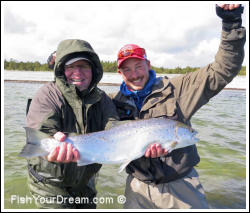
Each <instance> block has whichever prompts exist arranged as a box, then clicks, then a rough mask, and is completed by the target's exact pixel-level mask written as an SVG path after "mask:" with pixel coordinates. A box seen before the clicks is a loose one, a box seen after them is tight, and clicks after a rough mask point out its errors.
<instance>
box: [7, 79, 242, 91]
mask: <svg viewBox="0 0 250 213" xmlns="http://www.w3.org/2000/svg"><path fill="white" fill-rule="evenodd" d="M4 82H13V83H33V84H46V83H49V82H51V81H35V80H7V79H4ZM98 85H99V86H120V83H103V82H100V83H99V84H98ZM223 89H224V90H246V89H245V88H223Z"/></svg>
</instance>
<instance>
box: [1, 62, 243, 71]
mask: <svg viewBox="0 0 250 213" xmlns="http://www.w3.org/2000/svg"><path fill="white" fill-rule="evenodd" d="M101 64H102V67H103V71H104V72H117V63H116V62H110V61H101ZM151 67H152V69H153V70H155V71H156V73H159V74H185V73H189V72H194V71H195V70H198V69H199V67H189V66H187V67H185V68H181V67H176V68H173V69H170V68H164V67H155V66H151ZM4 69H5V70H20V71H52V70H51V69H49V67H48V64H47V63H46V64H41V63H40V62H38V61H36V62H29V61H28V62H22V61H21V62H18V61H15V60H13V59H11V60H10V61H7V60H4ZM239 75H246V66H242V68H241V70H240V73H239Z"/></svg>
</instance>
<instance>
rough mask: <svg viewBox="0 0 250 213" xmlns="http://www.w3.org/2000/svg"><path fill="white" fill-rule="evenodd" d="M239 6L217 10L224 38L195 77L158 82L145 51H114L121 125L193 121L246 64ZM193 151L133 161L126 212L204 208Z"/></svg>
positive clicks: (152, 151) (149, 154) (155, 148)
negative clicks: (160, 119) (124, 122)
mask: <svg viewBox="0 0 250 213" xmlns="http://www.w3.org/2000/svg"><path fill="white" fill-rule="evenodd" d="M242 12H243V8H242V7H241V6H240V5H235V4H233V5H220V6H216V13H217V15H218V16H219V17H220V18H222V35H221V43H220V46H219V50H218V52H217V54H216V57H215V61H214V62H212V63H211V64H209V65H207V66H206V67H204V68H201V69H200V70H197V71H196V72H193V73H189V74H186V75H183V76H180V77H176V78H172V79H168V78H167V77H164V78H157V77H156V74H155V72H154V71H153V70H152V69H151V68H150V61H149V60H148V59H147V56H146V51H145V49H143V48H141V47H140V46H138V45H135V44H128V45H125V46H124V47H122V48H121V49H120V51H119V52H118V57H117V62H118V72H119V73H120V74H121V76H122V78H123V80H124V81H123V83H122V85H121V88H120V91H119V92H118V93H117V94H115V95H113V96H112V99H113V102H114V104H115V105H116V109H117V112H118V114H119V117H120V119H121V120H133V119H144V118H150V117H160V116H166V117H168V118H170V119H174V120H178V121H181V122H183V123H185V124H187V125H190V126H191V122H190V120H191V118H192V116H193V115H194V113H195V112H197V111H198V110H199V109H200V108H201V107H202V106H203V105H204V104H206V103H207V102H208V101H209V99H211V98H212V97H214V96H215V95H216V94H218V93H219V92H220V91H221V90H222V89H223V88H224V87H225V86H226V85H227V84H228V83H229V82H230V81H231V80H232V79H233V78H234V77H235V76H236V75H237V74H238V72H239V71H240V69H241V65H242V62H243V59H244V44H245V39H246V37H245V36H246V35H245V34H246V32H245V28H244V27H242V26H241V22H242V20H241V14H242ZM199 161H200V157H199V154H198V152H197V149H196V146H195V145H193V146H189V147H186V148H182V149H178V150H175V151H173V152H171V153H169V154H168V153H167V151H166V150H162V148H161V147H160V145H159V144H154V145H152V146H151V147H149V148H148V149H147V150H146V152H145V156H143V157H141V158H140V159H137V160H135V161H133V162H131V163H130V164H129V165H128V166H127V168H126V172H127V173H128V178H127V183H126V190H125V196H126V198H127V200H126V203H125V205H124V208H208V207H209V206H208V204H207V201H206V198H205V193H204V190H203V187H202V185H201V183H200V181H199V175H198V173H197V171H196V170H195V169H194V166H196V165H197V164H198V163H199Z"/></svg>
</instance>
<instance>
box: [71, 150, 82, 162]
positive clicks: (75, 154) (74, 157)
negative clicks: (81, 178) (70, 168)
mask: <svg viewBox="0 0 250 213" xmlns="http://www.w3.org/2000/svg"><path fill="white" fill-rule="evenodd" d="M79 159H80V154H79V152H78V151H77V149H76V148H73V159H72V161H73V162H76V161H77V160H79Z"/></svg>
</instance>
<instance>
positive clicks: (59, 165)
mask: <svg viewBox="0 0 250 213" xmlns="http://www.w3.org/2000/svg"><path fill="white" fill-rule="evenodd" d="M54 73H55V81H54V82H50V83H48V84H46V85H44V86H43V87H41V88H40V89H39V90H38V92H37V93H36V94H35V96H34V98H33V100H32V102H31V104H30V107H29V111H28V114H27V126H28V127H31V128H36V129H38V130H40V131H43V132H45V133H47V134H49V135H51V136H53V135H54V136H55V138H59V140H60V141H63V138H62V135H63V136H64V133H76V134H85V133H90V132H95V131H100V130H104V129H106V128H109V126H110V125H111V124H112V122H113V121H115V120H118V119H119V118H118V116H117V114H116V109H115V106H114V105H113V102H112V101H111V99H110V98H109V97H108V96H107V95H106V94H105V93H104V92H103V91H102V90H100V89H99V88H98V87H97V84H98V82H99V81H100V80H101V78H102V75H103V69H102V65H101V63H100V60H99V57H98V55H97V54H96V53H95V51H94V50H93V48H92V47H91V46H90V44H89V43H88V42H86V41H83V40H78V39H68V40H64V41H62V42H60V44H59V45H58V48H57V51H56V61H55V66H54ZM78 157H79V153H78V151H77V150H76V149H74V147H72V146H71V145H70V144H66V143H65V142H62V146H60V147H57V148H56V149H55V150H54V151H52V152H51V153H50V154H49V155H48V156H46V157H45V158H42V157H38V158H34V159H30V160H28V187H29V189H30V192H31V194H32V195H33V197H34V198H35V200H36V204H37V206H38V207H40V208H96V205H95V203H94V202H93V198H94V197H95V196H96V193H97V192H96V189H95V175H96V173H97V172H98V171H99V169H100V168H101V165H100V164H91V165H87V166H81V167H78V166H77V164H76V160H77V159H78ZM44 201H45V202H44Z"/></svg>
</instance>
